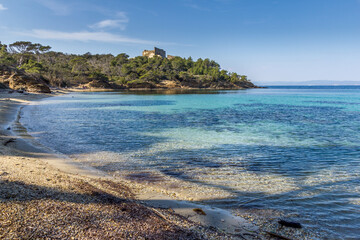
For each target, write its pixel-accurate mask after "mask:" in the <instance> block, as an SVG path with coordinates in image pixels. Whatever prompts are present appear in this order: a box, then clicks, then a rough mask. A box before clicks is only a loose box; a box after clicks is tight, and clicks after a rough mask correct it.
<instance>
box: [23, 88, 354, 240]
mask: <svg viewBox="0 0 360 240" xmlns="http://www.w3.org/2000/svg"><path fill="white" fill-rule="evenodd" d="M21 121H22V123H23V124H24V126H25V127H26V128H27V129H28V131H29V132H30V133H31V134H32V135H34V136H35V137H37V138H38V140H39V141H40V142H41V143H43V144H44V145H46V146H49V147H51V148H53V149H55V150H57V151H59V152H61V153H64V154H68V155H69V156H72V157H74V158H78V159H81V161H84V162H87V163H88V164H91V165H93V166H96V167H98V168H100V169H102V170H105V171H108V172H110V173H112V174H114V175H116V174H117V175H122V176H124V174H126V173H125V171H127V172H128V173H129V174H128V176H132V177H133V178H135V179H136V177H138V178H139V176H140V177H142V179H145V180H146V181H150V182H152V183H159V184H161V181H165V182H166V183H170V182H171V181H172V180H173V181H175V182H177V183H181V184H182V185H181V186H186V188H188V189H190V190H191V189H193V190H192V191H194V192H196V194H200V195H201V192H203V193H204V195H207V196H210V197H211V198H210V197H209V199H207V200H206V201H205V202H206V203H208V204H212V205H215V206H220V207H223V208H229V209H237V208H249V209H274V210H279V211H282V212H284V213H287V214H289V216H291V217H292V219H293V220H295V221H299V222H301V223H303V224H304V225H305V226H306V227H307V228H309V229H320V230H321V231H322V232H323V233H324V236H330V239H332V238H334V239H339V238H344V239H358V238H359V236H360V134H359V132H360V87H343V88H341V87H292V88H286V87H277V88H268V89H250V90H240V91H190V92H181V94H174V93H171V92H170V93H169V92H150V93H149V92H136V93H134V92H122V93H72V94H67V95H63V96H58V97H53V98H50V99H46V100H44V101H41V102H40V103H39V104H38V105H31V106H28V107H25V108H24V111H23V116H22V120H21ZM150 173H151V174H150ZM146 174H148V176H147V175H146ZM144 177H145V178H144ZM137 180H139V179H137ZM178 188H179V187H178ZM174 191H175V190H174Z"/></svg>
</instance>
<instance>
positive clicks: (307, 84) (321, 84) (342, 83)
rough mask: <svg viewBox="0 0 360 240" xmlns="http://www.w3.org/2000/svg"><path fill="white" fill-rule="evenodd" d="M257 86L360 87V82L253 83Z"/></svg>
mask: <svg viewBox="0 0 360 240" xmlns="http://www.w3.org/2000/svg"><path fill="white" fill-rule="evenodd" d="M253 82H254V84H256V85H257V86H354V85H360V81H336V80H312V81H303V82H287V81H274V82H261V81H253Z"/></svg>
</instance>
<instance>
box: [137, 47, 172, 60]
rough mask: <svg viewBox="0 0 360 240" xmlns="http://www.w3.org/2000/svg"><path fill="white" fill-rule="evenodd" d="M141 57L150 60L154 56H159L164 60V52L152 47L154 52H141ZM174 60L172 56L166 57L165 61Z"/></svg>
mask: <svg viewBox="0 0 360 240" xmlns="http://www.w3.org/2000/svg"><path fill="white" fill-rule="evenodd" d="M142 55H143V56H144V57H148V58H152V57H154V56H159V57H162V58H166V51H165V50H163V49H160V48H157V47H154V50H144V51H143V52H142ZM173 58H175V56H172V55H167V59H169V60H171V59H173Z"/></svg>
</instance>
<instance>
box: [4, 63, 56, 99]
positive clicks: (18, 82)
mask: <svg viewBox="0 0 360 240" xmlns="http://www.w3.org/2000/svg"><path fill="white" fill-rule="evenodd" d="M0 84H1V85H3V86H6V87H8V88H10V89H13V90H25V91H27V92H34V93H51V91H50V88H49V86H48V85H47V84H46V82H45V79H44V78H41V77H36V76H32V75H29V74H26V73H25V72H24V71H21V70H18V69H16V68H14V67H9V66H4V65H0Z"/></svg>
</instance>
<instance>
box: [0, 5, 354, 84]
mask: <svg viewBox="0 0 360 240" xmlns="http://www.w3.org/2000/svg"><path fill="white" fill-rule="evenodd" d="M0 41H1V42H2V43H5V44H9V43H13V42H15V41H31V42H34V43H35V42H36V43H41V44H43V45H50V46H51V47H52V50H53V51H62V52H65V53H75V54H83V53H86V52H91V53H93V54H97V53H98V54H101V53H111V54H113V55H117V54H119V53H123V52H125V53H127V54H128V55H130V57H135V56H139V55H141V53H142V51H143V50H144V49H153V47H154V46H156V47H159V48H162V49H164V50H166V52H167V54H170V55H176V56H181V57H186V58H187V57H189V56H191V57H192V58H193V59H195V60H196V59H198V58H203V59H204V58H210V59H213V60H215V61H216V62H218V63H219V64H220V65H221V67H222V68H223V69H226V70H228V71H231V72H237V73H239V74H244V75H247V76H248V77H249V79H251V80H252V81H254V82H271V81H287V82H296V81H310V80H339V81H341V80H347V81H360V66H359V63H360V0H167V1H165V0H0Z"/></svg>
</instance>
